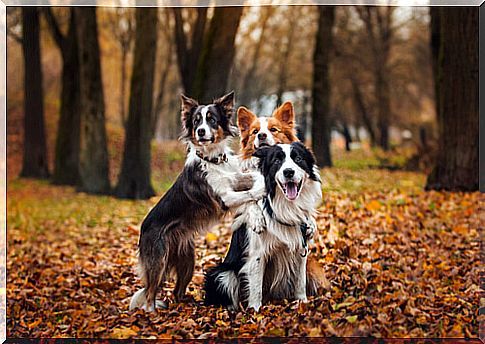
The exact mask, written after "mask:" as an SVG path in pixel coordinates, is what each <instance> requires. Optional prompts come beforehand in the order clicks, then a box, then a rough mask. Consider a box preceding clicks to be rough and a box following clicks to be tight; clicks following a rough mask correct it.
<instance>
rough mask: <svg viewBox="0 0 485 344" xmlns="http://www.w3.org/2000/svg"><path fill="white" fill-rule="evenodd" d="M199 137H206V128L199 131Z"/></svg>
mask: <svg viewBox="0 0 485 344" xmlns="http://www.w3.org/2000/svg"><path fill="white" fill-rule="evenodd" d="M197 135H199V136H204V135H205V129H204V128H200V129H197Z"/></svg>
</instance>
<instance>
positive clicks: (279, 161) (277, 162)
mask: <svg viewBox="0 0 485 344" xmlns="http://www.w3.org/2000/svg"><path fill="white" fill-rule="evenodd" d="M273 164H275V165H279V164H281V160H280V159H275V161H273Z"/></svg>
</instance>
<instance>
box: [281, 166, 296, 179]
mask: <svg viewBox="0 0 485 344" xmlns="http://www.w3.org/2000/svg"><path fill="white" fill-rule="evenodd" d="M283 175H284V176H285V178H293V176H294V175H295V171H293V170H292V169H291V168H285V169H284V170H283Z"/></svg>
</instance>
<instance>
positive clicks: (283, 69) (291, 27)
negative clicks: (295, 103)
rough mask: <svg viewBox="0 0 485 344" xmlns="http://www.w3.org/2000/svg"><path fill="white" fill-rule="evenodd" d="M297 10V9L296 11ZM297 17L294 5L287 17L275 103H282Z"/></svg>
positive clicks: (297, 12)
mask: <svg viewBox="0 0 485 344" xmlns="http://www.w3.org/2000/svg"><path fill="white" fill-rule="evenodd" d="M297 10H298V11H297ZM298 19H299V8H298V7H296V8H295V9H294V10H293V13H292V15H291V17H290V19H289V23H288V35H287V36H286V43H285V45H284V49H283V51H282V53H281V61H280V66H279V67H280V70H279V73H278V90H277V91H276V105H277V106H280V105H281V104H283V92H285V91H286V87H287V81H288V60H289V59H290V52H291V49H293V39H294V37H295V29H296V22H297V20H298Z"/></svg>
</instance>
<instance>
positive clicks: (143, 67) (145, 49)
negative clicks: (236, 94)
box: [115, 7, 158, 199]
mask: <svg viewBox="0 0 485 344" xmlns="http://www.w3.org/2000/svg"><path fill="white" fill-rule="evenodd" d="M157 12H158V9H157V8H143V7H139V8H137V9H136V14H135V16H136V34H135V35H136V36H135V56H134V63H133V72H132V76H131V91H130V109H129V115H128V125H127V127H126V138H125V148H124V153H123V163H122V167H121V173H120V176H119V180H118V185H117V187H116V191H115V194H116V196H117V197H121V198H131V199H145V198H149V197H152V196H154V195H155V192H154V190H153V187H152V185H151V180H150V175H151V173H150V172H151V169H150V161H151V153H150V142H151V139H152V135H153V134H152V127H153V124H152V121H153V119H152V116H153V110H152V106H153V75H154V71H155V54H156V51H157V22H158V13H157Z"/></svg>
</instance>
